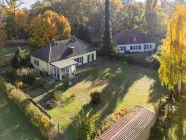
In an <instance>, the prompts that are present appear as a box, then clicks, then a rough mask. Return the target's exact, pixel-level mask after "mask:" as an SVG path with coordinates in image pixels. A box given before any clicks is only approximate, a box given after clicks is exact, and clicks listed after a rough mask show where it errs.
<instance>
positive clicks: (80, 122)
mask: <svg viewBox="0 0 186 140" xmlns="http://www.w3.org/2000/svg"><path fill="white" fill-rule="evenodd" d="M91 111H92V110H91V109H89V108H86V107H85V106H84V107H83V109H82V110H81V112H80V113H79V114H78V115H77V116H76V117H75V118H74V119H73V127H74V128H75V133H76V135H77V140H88V139H94V138H95V136H96V132H95V127H94V124H95V117H94V116H92V117H91V116H90V114H91Z"/></svg>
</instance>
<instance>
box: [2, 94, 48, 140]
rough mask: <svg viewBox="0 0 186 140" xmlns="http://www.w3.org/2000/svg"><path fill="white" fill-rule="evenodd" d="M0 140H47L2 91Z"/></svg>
mask: <svg viewBox="0 0 186 140" xmlns="http://www.w3.org/2000/svg"><path fill="white" fill-rule="evenodd" d="M0 140H45V138H44V137H43V136H41V134H40V132H39V131H38V130H37V129H36V128H34V127H32V126H31V125H30V124H29V122H28V120H26V118H25V116H24V115H23V114H22V113H21V112H20V111H19V109H18V108H17V107H16V106H15V105H14V104H12V103H11V102H9V101H8V99H7V98H6V95H5V93H2V92H1V91H0Z"/></svg>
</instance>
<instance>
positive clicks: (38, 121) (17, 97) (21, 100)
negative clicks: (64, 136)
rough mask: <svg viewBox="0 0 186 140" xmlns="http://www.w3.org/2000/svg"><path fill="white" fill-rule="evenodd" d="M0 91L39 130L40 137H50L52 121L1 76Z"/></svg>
mask: <svg viewBox="0 0 186 140" xmlns="http://www.w3.org/2000/svg"><path fill="white" fill-rule="evenodd" d="M0 89H1V90H2V91H3V92H6V93H7V95H8V98H9V99H10V100H11V101H13V102H14V103H15V104H16V105H17V106H18V107H19V108H20V110H21V111H22V112H23V113H24V114H25V115H26V117H27V118H28V119H29V121H30V122H31V124H32V125H33V126H35V127H37V128H39V130H40V131H41V133H42V135H44V136H45V137H47V138H49V137H50V132H51V130H52V129H53V126H54V125H53V122H52V120H51V119H50V118H49V117H48V116H47V115H45V114H44V113H42V112H41V111H40V109H39V108H38V107H37V106H35V105H34V104H33V103H32V102H31V101H30V99H29V97H28V96H27V95H26V94H25V93H23V92H22V91H21V90H19V89H16V88H15V87H14V86H12V85H11V84H9V83H7V82H6V80H5V79H4V78H2V77H1V76H0Z"/></svg>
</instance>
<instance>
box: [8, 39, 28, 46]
mask: <svg viewBox="0 0 186 140" xmlns="http://www.w3.org/2000/svg"><path fill="white" fill-rule="evenodd" d="M28 43H29V41H28V39H16V40H6V41H5V42H4V44H5V45H17V44H28Z"/></svg>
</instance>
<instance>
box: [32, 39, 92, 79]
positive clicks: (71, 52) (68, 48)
mask: <svg viewBox="0 0 186 140" xmlns="http://www.w3.org/2000/svg"><path fill="white" fill-rule="evenodd" d="M30 59H31V63H32V64H33V66H34V68H35V69H38V70H39V71H41V72H46V73H47V74H48V75H51V76H52V77H54V78H56V79H60V80H62V79H63V78H64V77H66V76H73V75H75V73H76V67H77V66H79V65H83V64H87V63H91V62H93V61H95V60H96V50H95V48H94V47H92V46H90V45H89V44H87V43H85V42H84V41H82V40H80V39H78V38H76V37H72V38H71V39H67V40H60V41H53V42H50V43H48V44H46V45H45V46H43V47H41V48H40V49H38V50H36V51H35V52H32V53H31V58H30Z"/></svg>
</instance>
